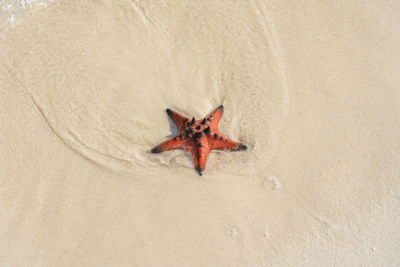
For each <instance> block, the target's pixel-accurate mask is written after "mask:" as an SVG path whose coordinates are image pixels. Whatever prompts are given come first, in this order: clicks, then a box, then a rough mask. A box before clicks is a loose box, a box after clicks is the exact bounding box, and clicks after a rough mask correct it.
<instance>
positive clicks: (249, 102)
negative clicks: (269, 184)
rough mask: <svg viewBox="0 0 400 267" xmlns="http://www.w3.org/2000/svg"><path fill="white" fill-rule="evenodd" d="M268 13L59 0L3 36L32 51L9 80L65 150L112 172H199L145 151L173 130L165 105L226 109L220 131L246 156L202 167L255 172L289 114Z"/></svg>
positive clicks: (220, 157) (254, 8) (227, 156)
mask: <svg viewBox="0 0 400 267" xmlns="http://www.w3.org/2000/svg"><path fill="white" fill-rule="evenodd" d="M66 10H68V11H69V12H66ZM60 12H62V16H59V13H60ZM60 14H61V13H60ZM66 14H67V15H66ZM268 14H269V13H268V8H267V7H266V6H262V5H258V4H257V2H254V3H253V5H250V6H249V5H247V4H246V5H244V3H242V2H239V1H237V2H234V3H233V2H232V3H231V4H230V5H226V4H223V3H221V4H219V3H218V2H217V1H216V2H213V3H212V4H209V3H203V2H201V1H198V2H180V3H179V4H178V3H173V2H172V3H169V4H168V5H167V4H166V3H165V4H155V3H153V4H152V3H146V5H141V3H140V1H139V2H137V1H132V2H131V1H116V2H110V3H102V2H97V3H95V4H94V3H91V2H89V1H86V2H83V3H81V5H80V6H79V7H77V6H75V5H74V4H71V3H68V2H63V1H60V2H56V3H54V4H53V5H51V6H50V7H48V8H47V9H46V10H41V11H39V12H37V13H35V14H33V15H32V16H31V17H36V18H35V19H36V21H38V20H39V21H40V22H39V23H36V24H35V27H33V28H34V31H32V30H30V31H29V32H28V31H26V30H25V29H24V27H23V25H21V26H20V27H19V29H14V31H13V34H11V36H14V38H11V39H10V38H9V39H8V40H3V41H4V42H8V47H9V48H10V50H9V51H8V54H12V53H13V51H14V50H13V49H12V48H13V46H21V47H20V49H18V50H17V51H21V50H22V51H25V54H23V55H12V56H9V57H6V58H4V62H6V63H5V65H4V66H7V63H8V64H9V66H10V68H8V69H6V70H5V72H6V73H7V75H10V76H11V78H12V79H11V80H13V81H15V82H16V83H18V87H20V88H21V89H23V91H24V92H26V93H28V94H30V96H31V98H32V100H33V101H34V102H35V104H36V105H37V107H38V109H39V110H40V111H41V113H42V115H43V117H44V118H45V119H46V120H47V122H48V125H49V127H50V128H51V129H52V130H53V131H54V133H55V134H56V135H57V136H59V137H60V138H61V140H63V142H65V144H67V145H68V146H70V147H71V148H72V149H73V150H74V151H76V152H78V153H79V154H81V155H82V156H84V157H85V158H87V159H89V160H91V161H93V162H95V163H96V164H101V165H103V166H106V167H108V168H111V169H113V170H124V171H128V172H135V171H138V169H141V170H145V171H146V172H147V173H155V174H157V173H159V172H160V171H163V172H164V171H171V172H172V171H177V169H180V168H184V169H187V171H192V167H193V164H192V162H191V158H190V156H189V155H188V154H186V153H184V152H182V151H171V152H166V153H163V154H161V155H157V156H155V155H152V154H150V153H149V150H150V148H151V147H152V146H154V145H155V144H157V143H159V142H160V141H161V140H163V139H164V138H165V137H166V136H169V135H170V134H171V131H172V132H173V131H174V129H173V125H172V124H171V122H169V121H168V119H167V116H166V114H165V109H166V108H168V107H169V108H172V109H175V110H177V111H179V112H181V113H183V114H185V115H187V116H196V117H197V118H200V117H202V116H204V115H206V114H207V113H208V112H210V111H211V110H213V109H214V108H215V107H216V106H218V105H220V104H224V106H225V114H224V116H223V119H222V121H221V127H220V129H221V132H222V133H223V134H226V135H227V136H229V137H231V138H232V139H235V140H238V141H241V142H244V143H246V144H248V145H249V148H250V149H249V151H248V152H246V153H224V152H213V153H211V155H210V158H209V160H208V166H209V167H208V168H207V171H208V172H209V173H216V172H226V173H247V174H251V173H252V172H253V170H254V166H255V165H257V164H263V163H264V162H265V161H266V160H267V159H268V158H269V157H271V156H272V155H273V151H274V149H275V148H276V146H277V145H278V139H277V136H278V135H277V133H278V131H279V129H280V127H281V124H282V121H283V118H284V117H285V114H286V112H287V108H288V88H287V82H286V79H285V70H284V66H283V63H282V61H281V56H280V53H279V43H278V40H277V39H276V37H275V35H274V25H273V21H272V19H271V18H270V16H269V15H268ZM40 16H41V17H42V18H40V19H38V17H40ZM24 23H29V18H27V19H26V20H25V21H24ZM41 24H46V29H47V30H46V31H42V30H41V29H42V27H41ZM30 28H32V27H30ZM49 28H51V30H50V29H49ZM24 31H26V32H24ZM21 32H22V34H21ZM8 36H10V35H8ZM27 40H29V41H27ZM5 54H7V53H5ZM10 59H13V62H10ZM7 60H8V61H9V62H7ZM15 61H17V62H15ZM11 66H13V67H11ZM170 128H171V129H170ZM222 153H223V154H222ZM160 165H164V166H165V168H160Z"/></svg>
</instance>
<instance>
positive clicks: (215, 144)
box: [151, 105, 247, 175]
mask: <svg viewBox="0 0 400 267" xmlns="http://www.w3.org/2000/svg"><path fill="white" fill-rule="evenodd" d="M223 112H224V107H223V106H222V105H221V106H219V107H218V108H217V109H215V110H214V111H213V112H211V114H209V115H208V116H207V117H205V118H204V119H202V120H196V119H195V118H194V117H193V119H192V120H190V119H189V118H186V117H185V116H183V115H182V114H179V113H178V112H176V111H173V110H170V109H167V113H168V115H169V116H170V117H171V119H172V120H173V121H174V122H175V124H176V125H177V126H178V133H177V134H176V135H175V136H174V137H172V138H171V139H169V140H167V141H165V142H163V143H161V144H159V145H158V146H156V147H154V148H153V149H152V150H151V152H152V153H160V152H163V151H166V150H171V149H185V150H187V151H189V152H190V153H192V156H193V160H194V165H195V168H196V170H197V172H198V173H199V175H202V174H203V171H204V169H205V168H206V161H207V157H208V154H209V153H210V151H211V150H213V149H223V150H227V151H241V150H246V149H247V146H246V145H245V144H242V143H238V142H233V141H231V140H229V139H228V138H226V137H224V136H222V135H221V134H220V133H219V131H218V123H219V120H220V119H221V117H222V114H223Z"/></svg>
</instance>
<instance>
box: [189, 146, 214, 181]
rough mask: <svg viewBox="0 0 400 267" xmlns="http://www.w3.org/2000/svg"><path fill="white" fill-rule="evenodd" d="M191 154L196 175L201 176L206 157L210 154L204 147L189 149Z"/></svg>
mask: <svg viewBox="0 0 400 267" xmlns="http://www.w3.org/2000/svg"><path fill="white" fill-rule="evenodd" d="M189 151H190V152H191V153H192V157H193V161H194V167H195V169H196V171H197V173H198V174H199V175H200V176H201V175H203V171H204V169H205V168H206V162H207V157H208V155H209V154H210V149H209V148H208V147H207V146H205V147H193V148H191V149H189Z"/></svg>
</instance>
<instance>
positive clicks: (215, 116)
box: [206, 105, 224, 132]
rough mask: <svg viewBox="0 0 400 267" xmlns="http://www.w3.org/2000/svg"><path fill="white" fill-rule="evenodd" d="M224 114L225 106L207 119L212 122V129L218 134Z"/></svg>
mask: <svg viewBox="0 0 400 267" xmlns="http://www.w3.org/2000/svg"><path fill="white" fill-rule="evenodd" d="M223 113H224V106H223V105H221V106H219V107H217V108H216V109H215V110H214V111H213V112H211V113H210V114H209V115H208V116H207V117H206V118H207V121H209V122H210V128H211V130H212V131H213V132H218V123H219V120H220V119H221V117H222V114H223Z"/></svg>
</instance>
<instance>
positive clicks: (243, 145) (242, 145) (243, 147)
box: [239, 144, 247, 150]
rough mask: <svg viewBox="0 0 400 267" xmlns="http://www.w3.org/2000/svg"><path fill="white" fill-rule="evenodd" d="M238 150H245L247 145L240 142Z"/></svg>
mask: <svg viewBox="0 0 400 267" xmlns="http://www.w3.org/2000/svg"><path fill="white" fill-rule="evenodd" d="M239 150H247V146H246V145H245V144H240V145H239Z"/></svg>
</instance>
